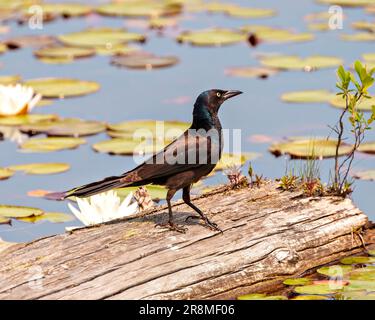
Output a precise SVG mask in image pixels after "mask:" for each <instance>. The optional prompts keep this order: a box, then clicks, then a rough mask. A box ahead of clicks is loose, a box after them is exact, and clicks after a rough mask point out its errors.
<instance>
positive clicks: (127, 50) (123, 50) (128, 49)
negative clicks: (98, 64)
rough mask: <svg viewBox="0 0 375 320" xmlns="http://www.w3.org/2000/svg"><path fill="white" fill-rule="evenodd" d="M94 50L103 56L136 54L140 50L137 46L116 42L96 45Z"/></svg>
mask: <svg viewBox="0 0 375 320" xmlns="http://www.w3.org/2000/svg"><path fill="white" fill-rule="evenodd" d="M95 51H96V53H97V54H99V55H103V56H116V55H118V56H127V55H130V54H136V53H137V52H139V51H140V49H139V48H138V47H135V46H129V45H127V44H123V43H120V44H116V45H111V46H108V47H96V48H95Z"/></svg>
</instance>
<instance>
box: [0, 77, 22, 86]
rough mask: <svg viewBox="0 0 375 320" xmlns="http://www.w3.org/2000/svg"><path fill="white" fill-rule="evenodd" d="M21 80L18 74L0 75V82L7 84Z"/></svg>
mask: <svg viewBox="0 0 375 320" xmlns="http://www.w3.org/2000/svg"><path fill="white" fill-rule="evenodd" d="M20 81H21V77H20V76H18V75H15V76H0V84H2V85H4V86H7V85H10V84H17V83H19V82H20Z"/></svg>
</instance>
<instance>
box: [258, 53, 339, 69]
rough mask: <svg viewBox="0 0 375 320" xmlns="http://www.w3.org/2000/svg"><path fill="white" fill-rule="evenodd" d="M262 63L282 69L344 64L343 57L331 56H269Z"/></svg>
mask: <svg viewBox="0 0 375 320" xmlns="http://www.w3.org/2000/svg"><path fill="white" fill-rule="evenodd" d="M260 62H261V64H262V65H264V66H267V67H270V68H276V69H282V70H305V71H311V70H314V69H322V68H333V67H337V66H340V65H342V64H343V61H342V59H340V58H336V57H330V56H311V57H308V58H300V57H297V56H281V55H279V56H267V57H262V58H261V59H260Z"/></svg>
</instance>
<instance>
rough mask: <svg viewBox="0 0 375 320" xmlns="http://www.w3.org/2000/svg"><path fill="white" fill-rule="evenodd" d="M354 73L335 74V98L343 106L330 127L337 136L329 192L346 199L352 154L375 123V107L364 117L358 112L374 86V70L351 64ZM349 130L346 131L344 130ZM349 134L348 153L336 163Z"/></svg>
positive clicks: (344, 71) (349, 187)
mask: <svg viewBox="0 0 375 320" xmlns="http://www.w3.org/2000/svg"><path fill="white" fill-rule="evenodd" d="M354 68H355V73H356V75H355V74H354V73H352V72H350V71H346V70H345V69H344V68H343V67H342V66H340V67H339V68H338V70H337V75H338V80H339V81H338V82H337V84H336V87H337V88H338V89H339V90H340V91H339V92H338V93H337V95H339V96H341V97H342V99H343V100H344V103H345V106H344V109H343V111H342V112H341V114H340V117H339V120H338V123H337V124H336V125H335V126H334V127H331V129H332V131H333V132H334V133H335V134H336V135H337V144H336V153H335V167H334V177H333V181H332V184H331V186H330V191H331V192H333V193H335V194H337V195H341V196H346V195H347V194H349V193H351V192H352V188H351V187H352V181H350V180H349V172H350V170H351V167H352V164H353V160H354V156H355V152H356V151H357V150H358V148H359V146H360V145H361V143H362V142H363V140H364V138H365V134H366V132H367V131H368V130H370V129H371V124H372V122H373V121H374V120H375V106H372V114H371V115H370V116H369V117H365V115H364V113H363V111H361V110H359V106H360V104H361V103H362V102H363V101H364V100H366V99H369V98H371V97H370V96H369V94H368V89H369V88H370V87H371V86H372V85H373V83H374V77H373V74H374V72H375V68H372V69H371V70H369V71H368V70H367V69H366V67H365V66H363V65H362V64H361V62H359V61H356V62H355V64H354ZM347 126H349V128H347ZM347 130H350V135H351V137H352V139H353V140H354V144H353V148H352V150H351V152H350V153H349V154H348V155H347V156H346V157H345V158H344V159H343V160H341V161H340V159H339V158H340V152H339V149H340V146H341V144H342V143H343V141H344V140H345V137H344V135H345V132H347Z"/></svg>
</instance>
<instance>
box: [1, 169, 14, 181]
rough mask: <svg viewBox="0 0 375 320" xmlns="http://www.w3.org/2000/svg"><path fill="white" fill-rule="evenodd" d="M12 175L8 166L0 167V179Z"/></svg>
mask: <svg viewBox="0 0 375 320" xmlns="http://www.w3.org/2000/svg"><path fill="white" fill-rule="evenodd" d="M13 175H14V172H13V171H12V170H10V169H8V168H0V180H6V179H9V178H10V177H11V176H13Z"/></svg>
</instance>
